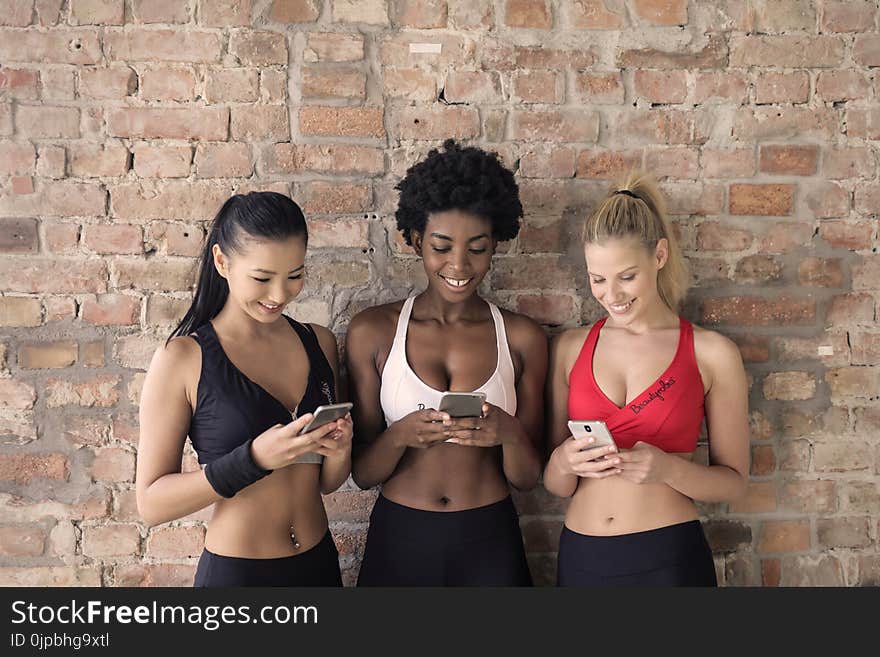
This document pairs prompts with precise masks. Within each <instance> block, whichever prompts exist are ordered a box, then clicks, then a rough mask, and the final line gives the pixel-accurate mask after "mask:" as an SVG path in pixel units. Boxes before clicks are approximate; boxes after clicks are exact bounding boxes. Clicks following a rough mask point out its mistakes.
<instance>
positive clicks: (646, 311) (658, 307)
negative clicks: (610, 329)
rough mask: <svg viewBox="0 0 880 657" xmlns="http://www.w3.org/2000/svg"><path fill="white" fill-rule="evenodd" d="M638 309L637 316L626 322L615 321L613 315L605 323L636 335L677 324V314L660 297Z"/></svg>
mask: <svg viewBox="0 0 880 657" xmlns="http://www.w3.org/2000/svg"><path fill="white" fill-rule="evenodd" d="M640 310H641V312H639V314H638V316H636V317H634V318H633V319H632V320H631V321H628V322H626V323H621V322H619V321H615V320H616V317H615V316H614V315H609V316H608V322H607V323H608V324H610V325H611V326H616V327H618V328H622V329H625V330H626V331H629V332H630V333H635V334H637V335H641V334H644V333H650V332H651V331H656V330H659V329H666V328H669V327H670V326H673V325H675V326H678V315H677V314H676V313H675V312H674V311H673V310H672V309H671V308H670V307H669V306H667V305H666V304H665V303H663V301H662V300H661V299H660V297H657V298H656V299H655V300H653V301H652V302H651V303H649V304H646V305H645V306H644V307H642V308H641V309H640Z"/></svg>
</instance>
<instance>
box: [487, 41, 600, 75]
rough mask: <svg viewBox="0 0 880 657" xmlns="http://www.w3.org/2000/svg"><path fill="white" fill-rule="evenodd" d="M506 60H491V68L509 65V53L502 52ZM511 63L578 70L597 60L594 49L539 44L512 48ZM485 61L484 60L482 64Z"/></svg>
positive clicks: (596, 53)
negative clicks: (562, 48)
mask: <svg viewBox="0 0 880 657" xmlns="http://www.w3.org/2000/svg"><path fill="white" fill-rule="evenodd" d="M499 54H500V53H499ZM503 58H504V59H505V60H506V61H499V62H493V63H494V64H495V66H493V67H492V68H504V67H505V66H510V65H511V61H510V59H511V57H510V54H509V53H506V52H505V53H504V54H503ZM513 58H514V59H513V63H514V64H515V68H519V69H542V68H544V69H552V70H562V69H571V70H573V71H579V70H583V69H586V68H590V67H592V66H593V65H594V64H595V63H596V61H597V60H598V51H596V50H595V49H583V48H582V49H577V50H557V49H555V48H544V47H541V46H517V47H516V48H514V53H513ZM485 64H486V62H484V65H485Z"/></svg>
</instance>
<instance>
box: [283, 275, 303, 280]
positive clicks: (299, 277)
mask: <svg viewBox="0 0 880 657" xmlns="http://www.w3.org/2000/svg"><path fill="white" fill-rule="evenodd" d="M302 277H303V275H302V274H294V275H293V276H288V277H287V280H289V281H298V280H299V279H301V278H302Z"/></svg>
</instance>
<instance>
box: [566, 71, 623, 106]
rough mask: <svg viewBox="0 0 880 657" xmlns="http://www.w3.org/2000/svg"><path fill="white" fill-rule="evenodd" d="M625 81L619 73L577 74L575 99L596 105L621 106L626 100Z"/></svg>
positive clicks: (575, 78) (575, 77)
mask: <svg viewBox="0 0 880 657" xmlns="http://www.w3.org/2000/svg"><path fill="white" fill-rule="evenodd" d="M624 93H625V92H624V88H623V80H622V79H621V76H620V73H619V72H616V71H615V72H611V73H576V74H575V76H574V98H575V100H578V101H580V102H583V103H590V104H595V105H620V104H622V103H623V99H624Z"/></svg>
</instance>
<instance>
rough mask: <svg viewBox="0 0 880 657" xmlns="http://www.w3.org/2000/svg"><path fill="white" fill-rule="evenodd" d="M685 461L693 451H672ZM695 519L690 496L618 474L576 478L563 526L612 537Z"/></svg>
mask: <svg viewBox="0 0 880 657" xmlns="http://www.w3.org/2000/svg"><path fill="white" fill-rule="evenodd" d="M675 456H678V457H680V458H683V459H686V460H688V461H690V460H692V458H693V454H675ZM698 518H699V514H698V512H697V507H696V505H695V504H694V502H693V500H691V498H689V497H687V496H686V495H683V494H682V493H679V492H678V491H677V490H675V489H674V488H672V487H670V486H668V485H666V484H661V483H650V484H636V483H632V482H630V481H627V480H626V479H624V478H623V477H621V476H618V475H612V476H610V477H605V478H604V479H590V478H586V477H582V478H580V480H579V482H578V487H577V490H576V491H575V493H574V496H573V497H572V500H571V504H569V506H568V511H567V512H566V514H565V526H566V527H568V528H569V529H570V530H572V531H575V532H577V533H579V534H586V535H589V536H616V535H620V534H632V533H635V532H642V531H648V530H650V529H658V528H660V527H667V526H669V525H675V524H678V523H681V522H687V521H689V520H696V519H698Z"/></svg>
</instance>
